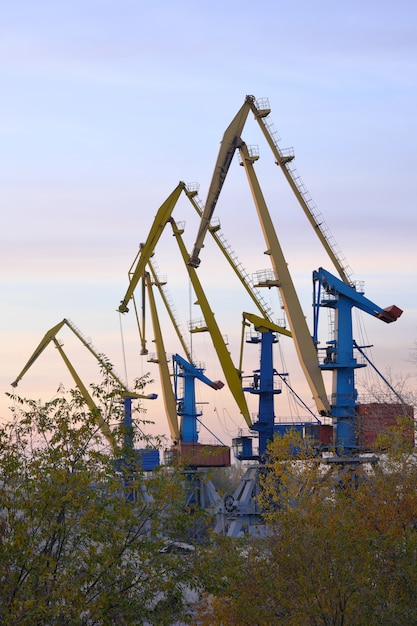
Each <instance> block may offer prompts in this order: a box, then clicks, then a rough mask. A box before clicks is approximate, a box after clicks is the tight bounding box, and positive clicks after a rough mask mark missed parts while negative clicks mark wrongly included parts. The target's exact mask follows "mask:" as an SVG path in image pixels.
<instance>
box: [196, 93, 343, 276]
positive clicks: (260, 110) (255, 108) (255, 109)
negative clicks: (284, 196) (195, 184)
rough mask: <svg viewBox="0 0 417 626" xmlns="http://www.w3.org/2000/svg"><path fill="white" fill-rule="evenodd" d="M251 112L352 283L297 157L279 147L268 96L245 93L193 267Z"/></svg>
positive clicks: (223, 150) (227, 136)
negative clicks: (296, 164)
mask: <svg viewBox="0 0 417 626" xmlns="http://www.w3.org/2000/svg"><path fill="white" fill-rule="evenodd" d="M249 111H252V113H253V114H254V117H255V120H256V121H257V122H258V125H259V126H260V128H261V131H262V133H263V135H264V137H265V139H266V141H267V143H268V145H269V147H270V148H271V150H272V153H273V155H274V157H275V163H276V165H278V167H280V169H281V170H282V172H283V174H284V176H285V178H286V180H287V182H288V184H289V185H290V187H291V189H292V191H293V193H294V195H295V197H296V199H297V201H298V202H299V204H300V206H301V208H302V210H303V211H304V213H305V215H306V217H307V219H308V221H309V222H310V224H311V225H312V227H313V229H314V232H315V233H316V234H317V236H318V238H319V239H320V242H321V244H322V245H323V247H324V249H325V250H326V252H327V254H328V255H329V257H330V259H331V261H332V263H333V264H334V266H335V268H336V270H337V272H338V274H339V276H340V278H341V279H342V280H343V282H345V283H346V284H348V285H350V284H351V280H350V277H349V274H350V273H351V270H350V268H349V266H348V265H347V263H346V261H345V259H344V257H343V255H342V253H341V252H340V250H339V248H338V246H337V244H336V242H335V240H334V238H333V237H332V236H331V235H330V231H329V229H328V227H327V226H326V224H325V222H324V220H323V218H322V216H321V215H320V214H319V212H318V211H317V209H316V207H315V205H314V202H313V200H312V198H311V196H310V194H309V193H308V191H307V189H306V187H305V185H304V183H303V182H302V180H301V178H300V176H299V175H298V173H297V171H296V169H295V168H294V167H291V166H290V163H291V162H292V161H293V159H294V154H293V151H292V150H290V151H286V153H285V152H284V151H282V150H281V149H280V148H279V146H278V139H277V138H276V135H277V132H276V131H275V129H274V125H273V123H272V122H270V121H269V119H268V117H269V114H270V113H271V109H270V106H269V102H268V100H267V98H261V99H259V100H257V99H256V98H255V96H251V95H248V96H246V98H245V101H244V103H243V105H242V106H241V108H240V109H239V111H238V113H237V114H236V115H235V117H234V118H233V120H232V121H231V123H230V124H229V126H228V127H227V129H226V131H225V132H224V135H223V138H222V141H221V144H220V149H219V154H218V157H217V161H216V164H215V166H214V171H213V176H212V180H211V184H210V187H209V191H208V194H207V199H206V203H205V207H204V212H203V215H202V218H201V223H200V227H199V230H198V233H197V237H196V241H195V244H194V248H193V251H192V253H191V256H190V258H189V261H188V262H189V263H190V265H192V266H193V267H198V266H199V264H200V259H199V254H200V251H201V248H202V247H203V244H204V239H205V236H206V233H207V230H208V229H209V225H210V221H211V218H212V216H213V213H214V210H215V208H216V204H217V201H218V199H219V196H220V192H221V190H222V187H223V184H224V181H225V179H226V176H227V173H228V171H229V168H230V165H231V163H232V159H233V155H234V153H235V150H236V149H237V148H238V147H239V144H240V142H241V134H242V131H243V127H244V125H245V123H246V120H247V116H248V114H249Z"/></svg>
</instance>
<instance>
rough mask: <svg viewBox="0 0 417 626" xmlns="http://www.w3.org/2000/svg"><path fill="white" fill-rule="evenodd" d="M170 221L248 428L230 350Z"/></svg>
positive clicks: (178, 234)
mask: <svg viewBox="0 0 417 626" xmlns="http://www.w3.org/2000/svg"><path fill="white" fill-rule="evenodd" d="M170 223H171V226H172V230H173V233H174V236H175V239H176V240H177V243H178V247H179V249H180V252H181V255H182V258H183V260H184V263H185V266H186V268H187V272H188V276H189V278H190V281H191V283H192V285H193V289H194V292H195V294H196V296H197V301H198V304H199V305H200V308H201V310H202V312H203V315H204V319H205V322H206V324H207V328H208V330H209V332H210V336H211V339H212V342H213V345H214V348H215V350H216V352H217V356H218V358H219V360H220V363H221V366H222V369H223V372H224V375H225V378H226V380H227V383H228V386H229V389H230V392H231V393H232V395H233V397H234V399H235V401H236V403H237V405H238V407H239V409H240V412H241V414H242V416H243V417H244V419H245V421H246V423H247V425H248V426H249V428H250V427H251V426H252V422H251V418H250V414H249V409H248V405H247V403H246V398H245V395H244V393H243V390H242V381H241V376H240V372H238V370H237V369H236V368H235V366H234V364H233V361H232V358H231V356H230V352H229V351H228V349H227V346H226V343H225V341H224V339H223V336H222V334H221V332H220V329H219V327H218V324H217V322H216V319H215V317H214V313H213V311H212V310H211V308H210V305H209V303H208V300H207V298H206V295H205V293H204V290H203V288H202V286H201V283H200V280H199V278H198V276H197V272H196V270H195V269H194V268H193V267H192V266H191V265H189V263H188V258H189V256H188V252H187V250H186V248H185V245H184V242H183V240H182V237H181V234H182V233H181V230H180V229H179V228H177V225H176V223H175V221H174V219H173V218H171V219H170Z"/></svg>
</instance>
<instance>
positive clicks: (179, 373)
mask: <svg viewBox="0 0 417 626" xmlns="http://www.w3.org/2000/svg"><path fill="white" fill-rule="evenodd" d="M144 280H145V285H146V293H147V294H148V303H149V308H150V312H151V318H152V324H153V329H154V342H155V347H156V359H155V360H156V362H157V363H158V366H159V373H160V380H161V385H162V397H163V400H164V405H165V411H166V415H167V419H168V423H169V428H170V432H171V438H172V442H173V445H172V447H171V452H172V454H173V456H174V457H176V458H177V459H179V460H180V461H181V463H182V464H183V465H186V466H187V467H189V468H192V469H196V468H201V467H223V466H228V465H230V450H229V448H228V447H227V446H224V445H223V444H222V443H221V442H219V443H218V444H214V445H212V444H201V443H200V442H199V441H198V422H199V417H200V416H201V413H200V412H199V411H197V402H196V393H195V382H196V380H199V381H201V382H203V383H204V384H206V385H208V386H209V387H211V388H212V389H216V390H218V389H221V388H222V387H223V386H224V385H223V383H222V382H221V381H215V382H213V381H211V380H210V379H209V378H207V376H205V375H204V368H203V367H201V366H197V365H196V364H194V363H190V362H189V361H187V360H186V359H185V358H184V357H181V356H180V355H179V354H175V355H173V357H172V365H173V382H171V373H170V370H169V366H168V358H167V353H166V350H165V344H164V339H163V333H162V330H161V325H160V322H159V315H158V311H157V307H156V302H155V297H154V293H153V286H155V285H157V286H158V283H159V280H158V277H157V275H156V273H155V271H154V270H153V269H152V278H151V276H150V274H149V273H148V272H146V271H145V273H144ZM164 303H165V305H166V306H168V308H170V307H169V305H168V302H167V301H166V299H165V300H164ZM170 317H171V320H172V315H171V316H170ZM175 328H176V330H177V331H178V329H179V327H178V324H177V323H176V322H175ZM182 343H183V344H184V341H182ZM190 360H191V358H190ZM180 383H182V384H180ZM178 417H179V418H180V424H179V423H178Z"/></svg>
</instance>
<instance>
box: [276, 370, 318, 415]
mask: <svg viewBox="0 0 417 626" xmlns="http://www.w3.org/2000/svg"><path fill="white" fill-rule="evenodd" d="M277 374H278V376H279V377H280V379H281V380H282V382H283V383H284V384H285V385H286V386H287V387H288V389H289V390H290V391H291V393H292V394H293V395H294V396H295V397H296V398H297V400H298V401H299V402H300V403H301V405H302V406H303V407H304V408H305V409H306V410H307V411H308V412H309V413H310V414H311V415H312V416H313V417H314V419H315V420H316V421H317V422H318V423H319V424H321V421H320V420H319V418H318V417H317V415H315V414H314V413H313V411H312V410H311V409H310V407H308V406H307V404H306V403H305V402H304V400H302V399H301V398H300V396H299V395H298V393H296V392H295V391H294V389H293V388H292V387H291V385H290V384H289V382H288V381H287V379H286V378H285V375H284V374H280V373H279V372H277Z"/></svg>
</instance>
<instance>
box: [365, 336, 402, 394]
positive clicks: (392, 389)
mask: <svg viewBox="0 0 417 626" xmlns="http://www.w3.org/2000/svg"><path fill="white" fill-rule="evenodd" d="M353 345H354V347H355V348H356V349H357V350H359V352H360V353H361V354H362V356H363V357H364V359H365V360H366V361H367V362H368V363H369V365H370V366H371V367H372V368H373V369H374V370H375V372H376V373H377V374H378V375H379V376H380V377H381V378H382V380H383V381H384V383H385V384H386V385H387V386H388V388H389V389H390V390H391V391H392V393H393V394H394V395H395V396H396V397H397V398H398V400H399V401H400V402H401V404H406V403H405V401H404V400H403V398H402V397H401V396H400V394H399V393H398V392H397V391H396V390H395V389H394V387H393V386H392V385H391V384H390V383H389V382H388V380H387V379H386V378H385V376H384V375H383V374H382V373H381V372H380V371H379V369H378V368H377V367H376V366H375V365H374V364H373V363H372V361H371V360H370V359H369V358H368V357H367V356H366V354H365V352H364V350H363V349H362V348H361V347H359V346H358V344H357V343H356V341H355V340H353Z"/></svg>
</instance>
